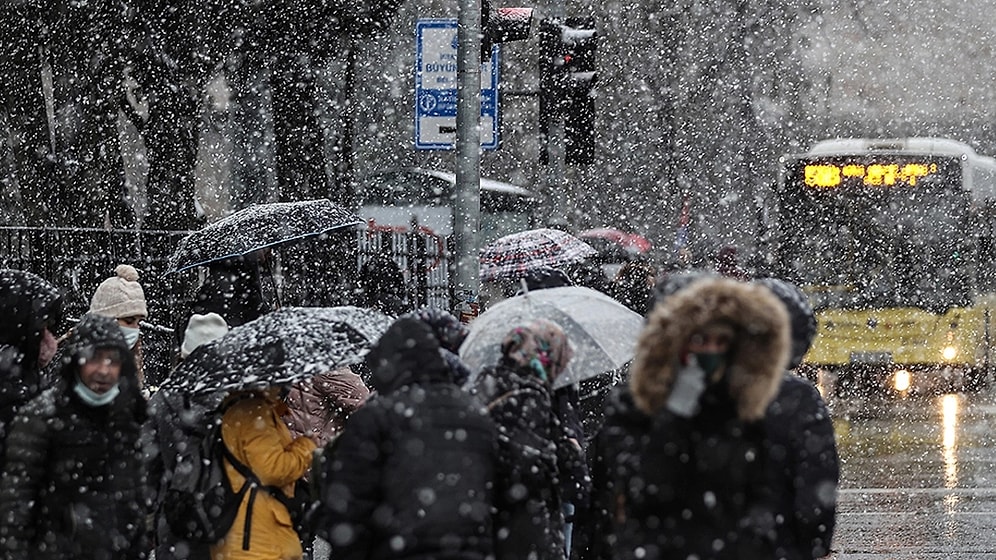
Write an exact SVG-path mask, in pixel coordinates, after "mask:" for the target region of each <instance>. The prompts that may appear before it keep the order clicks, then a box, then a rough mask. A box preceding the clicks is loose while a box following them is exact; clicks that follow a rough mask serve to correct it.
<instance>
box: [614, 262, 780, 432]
mask: <svg viewBox="0 0 996 560" xmlns="http://www.w3.org/2000/svg"><path fill="white" fill-rule="evenodd" d="M716 322H720V323H724V324H727V325H729V326H731V327H732V328H733V329H734V332H735V334H734V338H735V341H734V344H733V346H732V347H731V350H730V354H729V358H728V364H727V370H726V372H727V373H726V382H727V386H728V390H729V396H730V398H731V399H732V400H733V402H734V405H735V407H736V413H737V416H738V417H739V418H740V419H742V420H745V421H753V420H758V419H760V418H761V417H763V416H764V411H765V409H766V408H767V406H768V403H770V402H771V399H773V398H774V396H775V394H776V392H777V391H778V385H779V383H780V382H781V376H782V373H783V372H784V370H785V366H786V365H787V363H788V358H789V345H790V341H789V325H788V316H787V314H786V312H785V306H784V305H782V303H781V302H780V301H779V300H778V299H777V298H776V297H775V296H774V295H773V294H772V293H771V291H770V290H768V289H767V288H764V287H762V286H757V285H750V284H744V283H742V282H737V281H734V280H727V279H711V280H700V281H696V282H694V283H693V284H692V285H690V286H688V287H687V288H684V289H682V290H680V291H678V292H677V293H675V294H674V295H672V296H671V297H668V298H667V299H665V300H664V301H663V302H662V303H660V304H658V305H657V307H656V308H654V310H653V311H652V312H651V313H650V315H649V316H648V318H647V325H646V327H644V329H643V332H642V333H641V334H640V338H639V341H638V342H637V349H636V356H635V358H634V360H633V367H632V375H631V378H630V388H631V390H632V393H633V400H634V402H635V404H636V406H637V407H638V408H639V409H640V410H642V411H643V412H645V413H647V414H651V415H653V414H656V413H657V411H659V410H660V409H661V408H662V407H663V405H664V403H665V401H666V400H667V397H668V395H669V393H670V392H671V386H672V384H673V380H674V376H675V371H676V369H677V367H678V364H679V359H680V354H681V352H682V349H683V348H685V347H686V344H687V342H688V339H689V337H690V336H691V335H692V334H693V333H695V332H696V331H699V330H701V329H702V328H703V327H705V326H706V325H709V324H710V323H716Z"/></svg>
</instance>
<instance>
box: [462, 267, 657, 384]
mask: <svg viewBox="0 0 996 560" xmlns="http://www.w3.org/2000/svg"><path fill="white" fill-rule="evenodd" d="M534 319H548V320H550V321H553V322H554V323H557V324H558V325H560V328H562V329H564V333H565V334H566V335H567V338H568V340H570V342H571V346H572V347H573V348H574V357H573V358H571V361H570V363H568V364H567V369H566V370H564V371H563V372H562V373H561V374H560V375H559V376H557V379H556V380H555V381H554V387H555V388H560V387H564V386H567V385H571V384H574V383H577V382H579V381H582V380H584V379H588V378H590V377H595V376H597V375H600V374H602V373H606V372H608V371H610V370H614V369H616V368H618V367H620V366H622V365H623V364H625V363H626V362H628V361H629V360H630V359H632V358H633V353H634V351H635V349H636V339H637V337H638V336H639V334H640V331H641V330H642V329H643V317H641V316H640V315H639V314H637V313H634V312H633V311H630V309H629V308H627V307H626V306H625V305H623V304H621V303H619V302H618V301H616V300H614V299H612V298H610V297H609V296H607V295H605V294H603V293H601V292H599V291H597V290H592V289H590V288H584V287H581V286H566V287H562V288H548V289H544V290H535V291H532V292H528V293H525V294H523V295H519V296H515V297H512V298H509V299H507V300H504V301H502V302H500V303H498V304H496V305H495V306H494V307H492V308H490V309H488V310H487V311H485V312H484V313H482V314H481V315H480V317H478V318H476V319H474V322H472V323H471V324H470V334H469V335H468V336H467V339H466V340H465V341H464V343H463V345H462V346H460V358H461V359H462V360H463V361H464V363H465V364H467V366H468V367H469V368H470V371H471V379H470V381H469V383H473V381H474V379H475V378H476V377H477V375H479V374H480V371H481V368H483V367H486V366H491V365H494V364H497V363H498V360H499V359H500V357H501V342H502V340H503V339H504V338H505V335H507V334H508V332H509V331H510V330H511V329H513V328H514V327H516V326H519V325H522V324H525V323H528V322H530V321H532V320H534Z"/></svg>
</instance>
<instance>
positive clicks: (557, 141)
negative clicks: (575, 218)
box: [546, 0, 573, 229]
mask: <svg viewBox="0 0 996 560" xmlns="http://www.w3.org/2000/svg"><path fill="white" fill-rule="evenodd" d="M551 4H552V5H551V6H550V17H552V18H553V19H555V20H558V21H563V19H564V17H565V15H566V9H565V8H564V1H563V0H554V1H553V2H552V3H551ZM546 150H547V152H546V153H547V168H546V192H547V196H548V197H549V200H552V201H553V204H552V206H551V208H550V217H549V218H547V223H548V224H549V225H550V226H553V227H556V228H559V229H566V228H567V208H568V205H567V201H568V199H569V197H571V196H573V193H571V192H568V189H567V184H566V181H565V180H564V175H565V172H564V169H565V167H566V165H565V163H564V160H565V156H564V118H563V116H561V115H560V114H559V112H558V113H555V116H554V117H553V118H551V119H550V120H549V121H548V122H547V132H546Z"/></svg>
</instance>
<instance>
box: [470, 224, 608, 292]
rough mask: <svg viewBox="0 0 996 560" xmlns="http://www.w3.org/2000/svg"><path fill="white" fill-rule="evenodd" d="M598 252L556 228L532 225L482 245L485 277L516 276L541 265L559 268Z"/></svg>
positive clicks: (508, 277) (482, 270)
mask: <svg viewBox="0 0 996 560" xmlns="http://www.w3.org/2000/svg"><path fill="white" fill-rule="evenodd" d="M594 254H596V251H595V250H594V249H592V248H591V246H590V245H588V244H587V243H585V242H584V241H581V240H580V239H578V238H577V237H574V236H573V235H571V234H569V233H564V232H562V231H560V230H556V229H547V228H541V229H531V230H527V231H520V232H518V233H513V234H510V235H506V236H504V237H500V238H498V239H495V240H494V241H492V242H491V243H488V244H487V245H485V246H484V247H482V248H481V280H482V281H485V282H487V281H492V280H502V279H505V280H514V279H516V278H521V277H522V276H523V275H524V274H525V273H526V272H528V271H530V270H532V269H535V268H538V267H544V266H545V267H553V268H557V267H560V266H563V265H566V264H571V263H575V262H580V261H582V260H584V259H585V258H587V257H590V256H592V255H594Z"/></svg>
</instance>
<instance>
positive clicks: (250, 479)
mask: <svg viewBox="0 0 996 560" xmlns="http://www.w3.org/2000/svg"><path fill="white" fill-rule="evenodd" d="M218 438H219V440H220V443H221V453H222V455H224V456H225V460H227V461H228V462H229V464H231V465H232V467H233V468H234V469H235V470H236V471H237V472H238V473H239V474H241V475H242V477H243V478H245V479H246V484H249V504H248V505H247V506H246V520H245V523H244V524H243V527H242V550H249V536H250V535H249V533H250V531H251V529H252V510H253V504H254V503H255V502H256V491H257V490H258V489H259V488H261V487H263V483H262V482H261V481H260V480H259V477H258V476H256V474H255V473H253V472H252V469H250V468H249V466H248V465H246V464H245V463H243V462H242V461H239V460H238V459H236V458H235V455H234V454H233V453H232V451H231V450H230V449H228V444H226V443H225V440H224V438H222V437H221V432H220V431H219V433H218Z"/></svg>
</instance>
